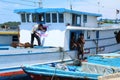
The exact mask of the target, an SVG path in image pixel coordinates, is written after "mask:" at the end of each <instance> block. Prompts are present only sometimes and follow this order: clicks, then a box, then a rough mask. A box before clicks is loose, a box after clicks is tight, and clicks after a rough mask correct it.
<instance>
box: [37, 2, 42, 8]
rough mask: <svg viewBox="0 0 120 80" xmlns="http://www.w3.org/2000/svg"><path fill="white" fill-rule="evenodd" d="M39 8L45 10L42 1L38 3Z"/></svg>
mask: <svg viewBox="0 0 120 80" xmlns="http://www.w3.org/2000/svg"><path fill="white" fill-rule="evenodd" d="M38 6H39V8H43V6H42V0H39V1H38Z"/></svg>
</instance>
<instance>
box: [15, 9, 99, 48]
mask: <svg viewBox="0 0 120 80" xmlns="http://www.w3.org/2000/svg"><path fill="white" fill-rule="evenodd" d="M14 12H15V13H18V14H19V15H20V16H21V25H20V29H21V30H29V31H30V30H31V29H32V26H33V25H34V24H36V23H42V24H44V25H45V26H48V29H47V34H48V36H47V37H45V38H44V41H41V42H44V44H43V46H57V47H59V46H61V47H64V42H65V40H64V38H65V37H67V36H65V32H66V28H67V26H68V25H70V26H73V27H74V26H77V27H79V28H80V27H89V28H91V27H98V24H97V17H100V16H101V14H96V13H88V12H81V11H76V10H69V9H65V8H35V9H16V10H15V11H14ZM74 32H75V33H77V34H79V33H83V34H84V31H76V30H74V31H71V32H70V34H73V33H74ZM29 34H30V33H29ZM21 36H22V35H21ZM29 39H31V38H29ZM69 39H70V38H69ZM29 41H30V40H29ZM27 42H28V41H27Z"/></svg>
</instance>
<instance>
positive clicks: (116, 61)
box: [87, 54, 120, 68]
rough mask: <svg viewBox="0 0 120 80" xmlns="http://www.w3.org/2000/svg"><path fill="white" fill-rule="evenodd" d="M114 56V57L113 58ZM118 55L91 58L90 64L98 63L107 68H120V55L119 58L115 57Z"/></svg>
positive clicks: (89, 58) (89, 59)
mask: <svg viewBox="0 0 120 80" xmlns="http://www.w3.org/2000/svg"><path fill="white" fill-rule="evenodd" d="M108 55H109V56H108ZM112 55H113V56H112ZM115 55H117V54H107V56H106V57H105V56H104V57H103V56H89V57H88V59H87V60H88V62H89V63H96V64H101V65H106V66H113V67H119V68H120V57H119V56H120V55H119V54H118V55H119V56H118V57H117V56H115Z"/></svg>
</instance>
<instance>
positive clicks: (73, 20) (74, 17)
mask: <svg viewBox="0 0 120 80" xmlns="http://www.w3.org/2000/svg"><path fill="white" fill-rule="evenodd" d="M72 25H76V15H75V14H73V15H72Z"/></svg>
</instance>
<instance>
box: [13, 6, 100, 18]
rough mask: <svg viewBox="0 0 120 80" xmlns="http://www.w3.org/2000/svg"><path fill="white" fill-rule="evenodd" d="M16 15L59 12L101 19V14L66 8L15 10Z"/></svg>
mask: <svg viewBox="0 0 120 80" xmlns="http://www.w3.org/2000/svg"><path fill="white" fill-rule="evenodd" d="M14 12H15V13H47V12H58V13H65V12H66V13H73V14H78V15H79V14H80V15H81V14H83V15H89V16H96V17H100V16H102V15H101V14H96V13H88V12H81V11H76V10H70V9H65V8H35V9H16V10H14Z"/></svg>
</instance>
